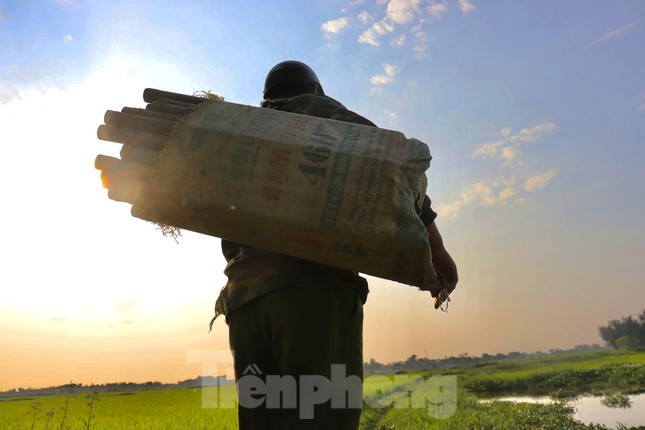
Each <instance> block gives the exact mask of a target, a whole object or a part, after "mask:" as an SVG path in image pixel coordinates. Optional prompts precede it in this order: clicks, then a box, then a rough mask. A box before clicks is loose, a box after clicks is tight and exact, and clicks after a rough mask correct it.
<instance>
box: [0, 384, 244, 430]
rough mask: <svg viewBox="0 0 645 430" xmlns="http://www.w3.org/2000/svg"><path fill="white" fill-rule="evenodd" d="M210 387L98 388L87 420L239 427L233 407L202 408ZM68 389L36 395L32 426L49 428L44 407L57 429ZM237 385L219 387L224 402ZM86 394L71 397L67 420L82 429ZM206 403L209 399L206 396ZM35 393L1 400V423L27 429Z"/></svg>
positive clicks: (95, 424)
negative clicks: (37, 405)
mask: <svg viewBox="0 0 645 430" xmlns="http://www.w3.org/2000/svg"><path fill="white" fill-rule="evenodd" d="M213 390H214V388H213V389H211V388H206V389H204V390H202V389H197V390H192V389H190V390H188V389H187V390H168V391H149V392H148V391H135V392H132V393H101V394H100V397H99V399H100V400H98V401H97V402H96V403H95V404H94V410H93V415H94V416H95V418H93V419H92V421H91V427H90V428H91V429H93V430H114V429H133V430H135V429H137V430H138V429H222V430H233V429H237V414H236V411H235V409H234V408H203V407H202V395H203V394H205V395H206V396H207V398H209V399H212V398H213V396H214V392H213ZM66 397H67V396H66V395H58V396H40V397H38V401H39V402H41V406H40V411H39V412H38V416H37V417H36V425H35V426H34V429H45V428H47V427H46V426H47V412H48V411H51V410H53V411H54V416H53V418H52V419H51V420H50V422H49V427H48V429H49V430H53V429H56V430H58V429H60V425H61V420H62V418H63V407H64V405H65V399H66ZM234 397H235V387H232V386H227V387H222V389H221V398H222V400H223V402H224V403H226V404H231V402H232V401H233V399H234ZM87 401H88V400H87V398H86V396H85V395H82V394H76V395H73V396H72V397H71V398H70V404H69V408H68V412H67V417H66V420H65V426H64V427H63V428H67V426H69V428H70V429H72V430H76V429H85V428H86V422H87V419H88V416H89V408H88V406H87ZM207 403H212V402H210V401H207ZM33 404H34V398H25V399H20V400H18V399H15V400H11V401H8V400H2V401H0V429H3V430H23V429H26V430H29V429H31V425H32V422H33V418H34V415H33V413H34V410H33V408H32V406H33Z"/></svg>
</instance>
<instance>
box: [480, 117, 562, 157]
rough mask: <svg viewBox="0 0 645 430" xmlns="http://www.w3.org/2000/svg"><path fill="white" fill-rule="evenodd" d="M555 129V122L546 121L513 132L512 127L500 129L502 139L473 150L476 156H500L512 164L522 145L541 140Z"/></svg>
mask: <svg viewBox="0 0 645 430" xmlns="http://www.w3.org/2000/svg"><path fill="white" fill-rule="evenodd" d="M553 130H555V124H554V123H552V122H546V123H543V124H537V125H534V126H533V127H528V128H524V129H522V130H520V132H519V133H516V134H512V130H511V129H510V128H503V129H502V130H501V131H500V136H501V139H496V140H492V141H490V142H487V143H484V144H481V145H479V146H477V147H476V148H475V149H474V150H473V155H474V156H479V157H489V158H500V159H501V160H502V161H503V163H504V164H510V163H512V162H514V161H515V160H517V158H518V157H519V155H520V147H521V146H522V145H524V144H527V143H531V142H535V141H537V140H539V139H540V138H541V137H542V136H543V135H544V134H545V133H551V132H552V131H553Z"/></svg>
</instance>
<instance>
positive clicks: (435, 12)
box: [428, 1, 448, 18]
mask: <svg viewBox="0 0 645 430" xmlns="http://www.w3.org/2000/svg"><path fill="white" fill-rule="evenodd" d="M447 10H448V4H447V3H446V2H445V1H444V2H442V3H437V2H435V1H431V2H430V5H429V6H428V13H429V14H430V15H431V16H433V17H435V18H440V17H441V15H443V14H444V13H446V11H447Z"/></svg>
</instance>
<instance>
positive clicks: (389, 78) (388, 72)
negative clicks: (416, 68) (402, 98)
mask: <svg viewBox="0 0 645 430" xmlns="http://www.w3.org/2000/svg"><path fill="white" fill-rule="evenodd" d="M383 68H384V69H385V74H384V75H374V76H372V77H371V78H370V82H371V83H372V85H387V84H390V83H392V82H393V81H394V78H395V76H396V74H397V73H398V72H399V70H400V68H399V67H397V66H395V65H392V64H383Z"/></svg>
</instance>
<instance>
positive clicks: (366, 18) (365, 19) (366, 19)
mask: <svg viewBox="0 0 645 430" xmlns="http://www.w3.org/2000/svg"><path fill="white" fill-rule="evenodd" d="M358 20H359V21H360V22H361V23H362V24H368V23H370V22H372V21H374V18H373V17H372V15H370V14H369V13H368V12H367V11H366V10H364V11H361V13H359V14H358Z"/></svg>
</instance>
